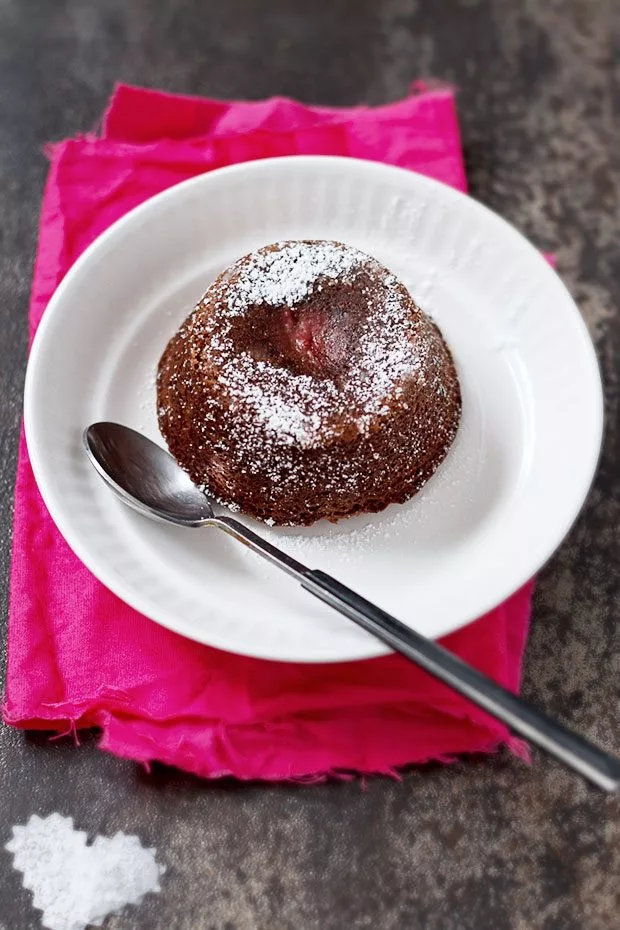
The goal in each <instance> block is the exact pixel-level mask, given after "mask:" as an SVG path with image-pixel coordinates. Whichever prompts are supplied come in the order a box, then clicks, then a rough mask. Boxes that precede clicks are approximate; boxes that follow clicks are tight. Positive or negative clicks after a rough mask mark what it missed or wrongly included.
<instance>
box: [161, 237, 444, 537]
mask: <svg viewBox="0 0 620 930" xmlns="http://www.w3.org/2000/svg"><path fill="white" fill-rule="evenodd" d="M157 404H158V417H159V427H160V429H161V432H162V434H163V436H164V438H165V440H166V442H167V443H168V447H169V449H170V452H171V453H172V455H173V456H174V457H175V459H176V460H177V461H178V462H179V463H180V465H181V466H182V467H183V468H184V469H185V470H186V471H187V472H188V473H189V474H190V476H191V477H192V479H193V480H194V482H196V484H198V485H200V486H202V487H204V488H205V490H206V491H207V493H208V494H210V495H211V496H213V497H214V498H216V499H217V500H219V501H220V502H222V503H224V504H226V505H228V506H229V507H232V509H234V510H239V511H242V512H243V513H246V514H250V515H251V516H253V517H257V518H258V519H260V520H264V521H265V522H267V523H269V524H310V523H314V521H315V520H318V519H320V518H322V517H326V518H327V519H328V520H332V521H336V520H339V519H340V518H341V517H346V516H348V515H350V514H355V513H361V512H364V511H367V512H375V511H379V510H382V509H383V508H384V507H386V506H387V505H388V504H391V503H395V502H402V501H405V500H407V499H408V498H409V497H411V496H412V495H413V494H415V493H416V492H417V491H419V490H420V488H421V487H422V485H423V484H425V482H426V481H428V479H429V478H430V477H431V475H432V474H433V472H434V471H435V470H436V468H437V467H438V465H439V464H440V463H441V461H442V460H443V459H444V457H445V455H446V453H447V451H448V449H449V448H450V445H451V443H452V441H453V439H454V437H455V435H456V431H457V428H458V424H459V419H460V414H461V393H460V387H459V382H458V377H457V373H456V369H455V366H454V362H453V360H452V356H451V354H450V351H449V349H448V347H447V346H446V343H445V342H444V340H443V337H442V335H441V333H440V331H439V329H438V328H437V326H436V325H435V324H434V323H433V322H432V320H430V319H429V317H428V316H426V314H424V313H423V312H422V311H421V310H420V308H419V307H418V306H417V305H416V303H415V301H414V300H413V298H412V297H411V295H410V294H409V292H408V291H407V289H406V288H405V286H404V285H403V284H401V282H400V281H399V280H398V279H397V278H396V277H395V276H394V275H393V274H392V273H391V272H390V271H388V269H387V268H385V267H384V266H383V265H381V264H380V263H379V262H378V261H376V260H375V259H374V258H371V257H370V256H368V255H365V254H364V253H363V252H360V251H358V250H357V249H354V248H351V247H349V246H346V245H343V244H342V243H340V242H331V241H323V240H304V241H285V242H277V243H275V244H273V245H268V246H265V247H264V248H261V249H258V250H257V251H256V252H252V253H251V254H249V255H246V256H245V257H243V258H240V259H239V260H238V261H237V262H235V263H234V264H233V265H232V266H231V267H230V268H228V269H227V270H226V271H224V272H223V273H222V274H221V275H220V276H219V277H218V278H217V279H216V280H215V281H214V283H213V284H212V285H211V287H210V288H209V289H208V290H207V292H206V294H205V295H204V297H203V298H202V299H201V300H200V302H199V303H198V305H197V306H196V308H195V309H194V311H193V313H191V314H190V316H189V317H188V318H187V319H186V320H185V322H184V323H183V325H182V326H181V328H180V329H179V330H178V332H177V333H176V335H175V336H173V338H172V339H171V340H170V342H169V343H168V346H167V347H166V350H165V351H164V354H163V355H162V357H161V360H160V363H159V371H158V377H157Z"/></svg>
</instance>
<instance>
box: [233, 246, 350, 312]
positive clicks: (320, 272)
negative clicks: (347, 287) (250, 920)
mask: <svg viewBox="0 0 620 930" xmlns="http://www.w3.org/2000/svg"><path fill="white" fill-rule="evenodd" d="M276 245H278V246H279V248H277V249H276V250H274V251H265V250H263V249H259V250H258V251H257V252H254V253H253V254H252V257H251V259H250V261H247V262H243V263H242V266H241V269H240V274H239V277H238V278H237V280H236V281H235V287H234V290H233V291H231V292H230V293H229V294H228V301H227V302H228V309H229V310H230V312H231V313H243V311H244V310H245V309H246V308H247V307H249V306H251V305H252V304H268V305H269V306H272V307H278V306H282V305H283V304H284V305H286V306H289V307H291V306H293V305H294V304H296V303H299V301H301V300H303V299H304V298H305V297H308V295H309V294H310V293H312V290H313V288H314V286H315V285H316V283H317V281H318V280H319V279H320V278H331V279H342V278H343V277H345V276H346V275H347V274H348V273H349V272H350V271H352V270H353V269H354V268H357V267H359V266H360V265H363V264H364V263H365V262H367V261H368V257H367V256H366V255H364V253H363V252H360V251H359V250H358V249H353V248H351V247H349V246H343V245H341V244H340V243H337V242H329V241H316V242H303V241H302V242H282V243H276ZM235 269H236V266H235V265H233V267H232V269H231V271H235Z"/></svg>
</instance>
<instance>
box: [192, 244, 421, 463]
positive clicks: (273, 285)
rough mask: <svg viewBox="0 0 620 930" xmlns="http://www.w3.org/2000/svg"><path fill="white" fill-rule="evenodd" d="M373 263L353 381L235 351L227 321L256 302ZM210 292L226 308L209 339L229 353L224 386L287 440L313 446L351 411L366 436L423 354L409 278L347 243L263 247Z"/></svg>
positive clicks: (294, 296)
mask: <svg viewBox="0 0 620 930" xmlns="http://www.w3.org/2000/svg"><path fill="white" fill-rule="evenodd" d="M369 268H370V269H371V270H372V273H373V275H374V276H375V278H376V281H377V285H378V286H379V287H380V288H381V294H380V299H378V297H377V294H376V293H374V292H373V293H371V292H370V291H369V292H368V293H367V299H368V312H367V315H366V318H365V321H364V323H363V326H362V329H361V332H360V334H359V347H358V351H357V353H356V358H355V366H351V367H350V368H349V369H348V370H347V372H346V384H345V383H343V384H340V385H337V384H336V383H335V382H334V381H333V380H330V379H321V380H317V379H315V378H313V377H310V376H308V375H303V374H298V373H294V372H292V371H290V370H288V369H286V368H282V367H279V366H277V365H274V364H272V363H270V362H266V361H262V360H256V359H254V358H252V356H250V355H249V354H248V353H247V352H242V353H238V352H237V351H236V350H235V346H234V343H233V340H232V339H231V338H230V335H229V333H230V325H231V324H230V322H229V325H228V326H226V323H225V318H228V320H229V321H230V320H231V319H232V318H234V317H236V316H239V315H241V314H243V313H244V312H245V311H246V310H247V309H248V308H249V307H252V306H255V305H256V304H267V305H268V306H274V307H283V306H284V307H289V308H293V307H294V306H296V305H297V304H299V303H300V302H301V301H303V300H304V299H306V298H307V297H308V296H309V295H311V294H312V293H313V291H314V289H315V288H329V287H330V286H333V285H334V284H335V283H337V282H342V281H347V282H351V283H353V282H354V281H355V280H356V277H357V276H358V275H359V274H361V273H362V272H364V271H366V273H367V272H368V269H369ZM231 280H232V283H230V282H231ZM229 284H230V286H228V285H229ZM218 291H219V294H218ZM205 299H210V300H213V299H216V300H219V304H220V309H221V311H222V312H221V314H220V318H219V321H218V322H219V326H218V329H217V331H214V332H213V333H212V334H211V335H210V339H209V351H210V352H211V353H213V354H216V355H219V356H220V358H221V363H220V377H219V381H220V384H221V385H223V386H225V388H226V391H227V395H228V397H229V399H230V400H231V401H232V402H233V403H234V404H236V405H237V406H238V407H239V409H244V410H246V411H247V412H248V413H249V414H250V415H251V417H252V418H253V420H254V421H255V422H256V424H257V425H260V426H262V427H263V428H264V429H265V430H266V431H267V432H268V433H270V434H271V435H273V436H276V437H278V438H279V439H280V440H281V442H282V443H284V444H285V445H286V444H289V445H290V444H297V445H299V446H301V447H302V448H312V447H313V446H314V445H316V444H317V443H320V442H321V441H323V439H324V438H325V435H326V433H328V434H329V433H330V431H331V429H332V426H333V423H334V422H335V421H336V420H338V419H339V418H341V417H342V416H343V415H345V414H347V415H348V416H349V417H353V418H355V423H356V425H357V428H358V430H359V432H360V433H361V434H366V433H367V431H368V428H369V426H370V423H371V422H372V419H373V418H374V417H376V416H381V415H385V414H386V413H388V410H389V408H388V406H387V405H386V398H389V397H390V395H391V394H392V392H394V391H395V390H396V391H397V390H398V384H399V382H400V381H402V380H403V379H404V378H405V377H407V375H409V374H411V373H412V372H413V371H414V370H416V369H418V368H419V367H420V364H421V361H422V359H421V355H420V349H422V353H423V351H424V346H423V345H422V346H420V345H419V344H418V345H417V346H416V347H415V348H414V344H413V341H414V340H413V338H412V337H413V335H414V330H415V324H414V322H413V320H412V319H411V312H410V308H409V307H408V306H406V304H405V302H404V300H403V290H402V285H400V284H399V282H398V280H397V279H396V278H395V276H394V275H392V274H390V273H389V272H387V271H386V269H384V268H383V267H382V266H381V265H379V263H378V262H375V261H374V259H371V258H370V257H369V256H367V255H365V254H364V253H363V252H360V251H359V250H358V249H354V248H351V247H349V246H345V245H343V244H342V243H338V242H323V241H319V242H310V241H309V242H284V243H277V244H276V245H275V246H272V247H269V248H268V249H260V250H259V251H258V252H255V253H253V254H252V255H251V256H249V257H248V258H245V259H242V260H241V262H240V263H237V264H236V265H233V266H232V267H231V269H230V270H229V272H228V273H227V274H226V275H225V276H224V277H223V280H222V282H221V284H220V285H219V286H218V285H216V287H215V289H212V290H211V291H209V292H207V295H206V298H205ZM222 317H223V318H224V319H222ZM418 343H419V340H418ZM343 381H344V379H343Z"/></svg>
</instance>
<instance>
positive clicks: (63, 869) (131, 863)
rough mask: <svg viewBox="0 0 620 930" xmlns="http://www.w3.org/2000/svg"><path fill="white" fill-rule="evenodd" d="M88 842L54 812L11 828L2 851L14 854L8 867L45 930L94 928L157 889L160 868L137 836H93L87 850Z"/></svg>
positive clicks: (79, 831) (71, 820) (71, 821)
mask: <svg viewBox="0 0 620 930" xmlns="http://www.w3.org/2000/svg"><path fill="white" fill-rule="evenodd" d="M87 841H88V837H87V834H86V833H85V832H83V831H82V830H75V829H74V827H73V819H72V818H71V817H62V816H61V815H60V814H56V813H54V814H50V815H49V816H48V817H43V818H42V817H37V815H36V814H33V816H32V817H31V818H30V820H29V821H28V823H27V824H26V825H25V826H15V827H13V839H12V840H11V841H10V842H9V843H7V844H6V847H5V848H6V849H7V850H8V851H9V852H11V853H13V865H14V867H15V868H16V869H17V870H18V871H19V872H22V874H23V876H24V878H23V885H24V888H26V889H28V890H29V891H31V892H33V905H34V907H35V908H36V909H37V910H40V911H42V912H43V914H42V918H41V921H42V924H43V926H44V927H48V928H49V930H85V928H86V927H87V926H89V925H94V926H96V927H99V926H101V924H102V923H103V921H104V920H105V918H106V917H107V916H108V914H113V913H117V912H118V911H120V910H122V908H124V907H125V906H127V905H129V904H134V905H135V904H139V903H140V902H141V900H142V898H143V897H144V895H145V894H148V893H149V892H156V891H160V890H161V889H160V885H159V879H160V877H161V875H162V874H163V873H164V871H165V867H164V866H162V865H160V864H159V863H158V862H157V860H156V858H155V850H154V849H148V848H144V847H143V846H142V844H141V843H140V840H139V838H138V837H137V836H128V835H126V834H125V833H122V832H118V833H116V834H115V835H114V836H111V837H106V836H97V837H96V838H95V840H94V842H93V843H92V844H91V845H89V844H88V842H87Z"/></svg>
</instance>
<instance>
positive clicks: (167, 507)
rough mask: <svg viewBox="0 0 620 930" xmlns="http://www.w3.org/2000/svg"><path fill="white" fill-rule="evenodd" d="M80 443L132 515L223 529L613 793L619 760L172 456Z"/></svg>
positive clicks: (135, 441) (100, 426)
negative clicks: (313, 560) (301, 554)
mask: <svg viewBox="0 0 620 930" xmlns="http://www.w3.org/2000/svg"><path fill="white" fill-rule="evenodd" d="M84 442H85V445H86V451H87V452H88V456H89V458H90V460H91V462H92V463H93V465H94V466H95V468H96V469H97V471H98V472H99V474H100V475H101V477H102V478H103V479H104V480H105V481H106V482H107V484H108V485H109V486H110V487H111V488H112V490H113V491H115V492H116V494H118V496H119V497H120V498H121V500H123V501H124V502H125V503H126V504H128V505H129V506H130V507H133V509H134V510H137V511H138V512H139V513H142V514H144V515H145V516H147V517H150V518H151V519H154V520H159V521H161V522H163V523H176V524H177V525H179V526H188V527H201V526H215V527H218V528H219V529H221V530H224V531H225V532H226V533H228V534H229V535H230V536H233V537H234V538H235V539H238V540H239V541H240V542H243V543H245V545H246V546H249V548H250V549H253V550H254V552H257V553H258V554H259V555H262V556H263V557H264V558H266V559H267V560H268V561H269V562H272V563H273V564H274V565H277V566H278V567H279V568H282V569H284V571H285V572H287V573H288V574H289V575H292V576H293V578H295V579H297V581H299V582H300V583H301V585H302V587H303V588H305V589H306V591H309V592H310V593H311V594H314V595H315V596H316V597H318V598H320V600H322V601H324V602H325V603H326V604H329V606H330V607H333V608H334V609H335V610H338V611H339V612H340V613H341V614H344V615H345V617H348V618H349V619H350V620H353V621H354V622H355V623H357V624H359V626H361V627H363V629H365V630H367V631H368V632H369V633H372V634H373V635H374V636H376V637H377V638H378V639H381V640H383V642H385V643H387V644H388V646H390V647H391V648H392V649H395V650H397V651H398V652H401V653H402V654H403V655H404V656H406V657H407V658H408V659H411V661H412V662H415V663H416V665H419V666H420V667H421V668H423V669H425V670H426V671H427V672H429V673H430V674H431V675H434V676H435V677H436V678H438V679H440V681H443V682H445V684H447V685H449V686H450V687H451V688H454V690H455V691H458V692H459V693H460V694H463V695H465V697H468V698H469V699H470V700H471V701H473V702H474V703H475V704H478V705H479V706H480V707H482V708H484V710H486V711H488V712H489V713H490V714H491V715H492V716H494V717H496V718H497V719H498V720H501V721H503V722H504V723H505V724H507V725H508V726H509V727H510V728H511V729H512V730H514V731H515V732H516V733H519V734H520V735H521V736H524V737H526V739H528V740H530V741H531V742H532V743H535V744H536V745H538V746H540V747H541V748H542V749H545V750H546V751H547V752H549V753H551V755H553V756H555V757H556V758H557V759H560V760H561V761H562V762H564V763H565V764H566V765H568V766H569V767H570V768H572V769H574V770H575V771H576V772H579V773H580V774H581V775H583V776H585V778H587V779H589V780H590V781H592V782H594V784H596V785H598V786H599V787H600V788H604V789H605V790H606V791H615V790H617V789H618V787H620V761H619V760H617V759H614V758H613V757H612V756H610V755H608V754H607V753H605V752H603V751H602V750H601V749H598V748H597V747H596V746H594V745H592V743H590V742H588V741H587V740H585V739H583V737H581V736H578V735H577V734H576V733H572V732H571V731H570V730H567V729H566V728H565V727H563V726H562V724H560V723H558V722H557V721H555V720H552V719H551V718H550V717H547V716H546V715H545V714H543V713H541V712H540V711H538V710H536V709H535V708H534V707H531V706H530V705H529V704H527V703H526V702H525V701H523V700H521V698H519V697H517V696H516V695H514V694H511V693H510V692H509V691H506V690H505V689H504V688H502V687H500V685H498V684H496V683H495V682H494V681H492V680H491V679H490V678H487V677H486V676H484V675H482V674H481V673H480V672H478V671H477V670H476V669H475V668H472V667H471V666H470V665H466V664H465V662H462V661H461V660H460V659H458V658H457V657H456V656H454V655H453V654H452V653H451V652H448V651H447V650H446V649H444V648H443V646H440V645H439V644H438V643H435V642H433V641H432V640H429V639H426V637H424V636H421V635H420V634H419V633H416V632H415V631H414V630H412V629H410V628H409V627H408V626H405V624H404V623H401V621H400V620H397V619H396V618H395V617H392V616H391V615H390V614H388V613H386V612H385V611H384V610H381V609H380V608H379V607H376V606H375V605H374V604H372V603H370V601H367V600H366V599H365V598H363V597H361V596H360V595H359V594H356V593H355V592H354V591H351V589H350V588H347V587H345V585H343V584H341V583H340V582H339V581H336V579H335V578H332V577H331V576H330V575H326V574H325V573H324V572H321V571H313V570H311V569H309V568H306V566H305V565H302V564H301V562H298V561H297V560H296V559H293V558H291V556H289V555H287V554H286V553H285V552H281V551H280V549H277V548H276V547H275V546H273V545H271V543H269V542H267V541H266V540H265V539H262V538H261V537H260V536H258V535H257V534H256V533H254V532H253V531H252V530H250V529H248V527H247V526H245V525H244V524H243V523H240V522H239V521H238V520H235V519H234V518H233V517H229V516H227V515H223V514H216V513H215V512H214V511H213V508H212V506H211V504H210V502H209V500H208V499H207V498H206V497H205V495H204V494H203V493H202V491H200V490H199V488H197V487H196V485H195V484H193V482H192V481H191V479H190V478H189V476H188V475H187V474H186V473H185V472H184V471H183V470H182V469H181V468H180V467H179V465H177V463H176V462H175V460H174V459H173V458H172V456H171V455H169V454H168V452H166V451H165V450H164V449H162V448H160V447H159V446H158V445H156V444H155V443H154V442H151V440H150V439H147V438H146V437H145V436H142V435H141V434H140V433H137V432H135V430H132V429H129V428H128V427H126V426H121V425H120V424H118V423H94V424H93V425H92V426H89V427H88V429H87V430H86V431H85V432H84Z"/></svg>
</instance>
